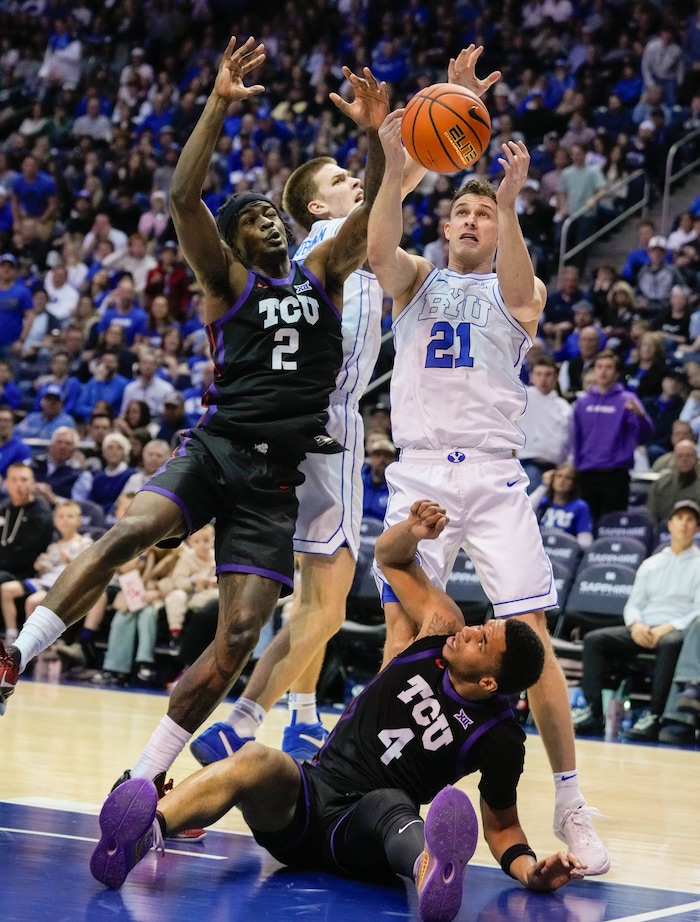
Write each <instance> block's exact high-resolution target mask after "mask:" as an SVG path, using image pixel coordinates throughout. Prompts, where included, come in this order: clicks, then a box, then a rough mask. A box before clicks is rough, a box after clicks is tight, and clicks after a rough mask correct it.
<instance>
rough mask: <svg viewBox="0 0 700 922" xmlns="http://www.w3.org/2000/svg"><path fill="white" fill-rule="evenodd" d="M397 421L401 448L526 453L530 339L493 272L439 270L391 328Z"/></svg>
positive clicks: (394, 429) (394, 424)
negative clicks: (524, 374) (525, 371)
mask: <svg viewBox="0 0 700 922" xmlns="http://www.w3.org/2000/svg"><path fill="white" fill-rule="evenodd" d="M393 330H394V346H395V349H396V359H395V361H394V371H393V374H392V378H391V423H392V432H393V435H394V441H395V442H396V444H397V445H399V446H400V447H401V448H411V449H431V450H439V449H450V448H472V449H479V450H480V451H487V452H488V451H501V450H504V449H513V450H517V449H521V448H522V447H523V444H524V436H523V433H522V430H521V429H520V428H519V426H518V419H519V418H520V417H521V416H522V414H523V412H524V410H525V405H526V392H525V387H524V385H523V383H522V382H521V380H520V378H519V373H520V367H521V365H522V362H523V359H524V357H525V354H526V353H527V351H528V349H529V348H530V346H531V345H532V340H531V339H530V337H529V336H528V334H527V332H526V331H525V330H524V328H523V327H522V326H521V325H520V324H519V323H518V322H517V320H515V319H514V318H513V317H512V315H511V314H510V313H509V311H508V309H507V308H506V306H505V304H504V302H503V297H502V295H501V290H500V287H499V284H498V279H497V277H496V275H495V273H487V274H484V275H476V274H472V275H460V274H459V273H458V272H454V271H452V270H449V269H434V270H433V271H432V272H431V273H430V274H429V275H428V277H427V278H426V279H425V281H424V282H423V284H422V285H421V287H420V289H419V290H418V291H417V292H416V294H415V295H414V297H413V298H412V299H411V301H410V302H409V303H408V305H407V306H406V307H405V308H404V310H403V311H402V312H401V314H400V315H399V316H398V317H397V318H396V320H395V321H394V324H393Z"/></svg>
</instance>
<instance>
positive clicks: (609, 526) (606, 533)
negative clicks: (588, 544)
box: [596, 509, 654, 550]
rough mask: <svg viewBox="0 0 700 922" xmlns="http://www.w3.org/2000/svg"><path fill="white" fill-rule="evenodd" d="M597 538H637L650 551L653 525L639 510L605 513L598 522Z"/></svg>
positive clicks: (644, 513)
mask: <svg viewBox="0 0 700 922" xmlns="http://www.w3.org/2000/svg"><path fill="white" fill-rule="evenodd" d="M596 537H597V538H638V539H639V540H640V541H642V542H643V543H644V545H645V546H646V547H647V549H648V550H651V545H652V541H653V538H654V523H653V522H652V520H651V519H650V518H649V516H648V515H647V514H646V512H644V511H642V510H640V509H634V510H630V509H628V510H626V511H624V512H607V513H605V515H602V516H601V517H600V519H599V520H598V527H597V529H596Z"/></svg>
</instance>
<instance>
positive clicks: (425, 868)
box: [416, 785, 479, 922]
mask: <svg viewBox="0 0 700 922" xmlns="http://www.w3.org/2000/svg"><path fill="white" fill-rule="evenodd" d="M478 835H479V824H478V822H477V819H476V813H475V812H474V807H472V803H471V801H470V800H469V798H468V797H467V795H466V794H465V793H464V792H463V791H460V790H458V789H457V788H454V787H452V785H448V786H447V787H445V788H443V789H442V790H441V791H440V792H439V793H438V795H437V797H436V798H435V799H434V800H433V802H432V804H431V805H430V809H429V810H428V815H427V816H426V818H425V850H424V852H423V854H422V855H421V857H420V868H419V871H418V874H417V876H416V888H417V889H418V911H419V912H420V917H421V919H422V920H423V922H450V920H451V919H454V917H455V916H456V915H457V913H458V912H459V907H460V906H461V905H462V883H463V877H464V869H465V867H466V865H467V862H468V861H469V859H470V858H471V857H472V855H473V854H474V850H475V849H476V842H477V838H478Z"/></svg>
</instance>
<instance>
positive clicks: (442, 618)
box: [425, 611, 459, 635]
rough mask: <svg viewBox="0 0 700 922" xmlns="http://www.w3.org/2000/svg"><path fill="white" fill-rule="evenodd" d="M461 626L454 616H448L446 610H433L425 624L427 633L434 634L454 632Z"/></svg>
mask: <svg viewBox="0 0 700 922" xmlns="http://www.w3.org/2000/svg"><path fill="white" fill-rule="evenodd" d="M458 628H459V625H458V624H457V621H456V620H455V619H454V618H450V617H449V616H446V615H445V613H444V612H437V611H436V612H433V614H432V615H431V616H430V618H429V620H428V623H427V624H426V626H425V633H426V634H429V635H432V634H454V633H455V631H456V630H457V629H458Z"/></svg>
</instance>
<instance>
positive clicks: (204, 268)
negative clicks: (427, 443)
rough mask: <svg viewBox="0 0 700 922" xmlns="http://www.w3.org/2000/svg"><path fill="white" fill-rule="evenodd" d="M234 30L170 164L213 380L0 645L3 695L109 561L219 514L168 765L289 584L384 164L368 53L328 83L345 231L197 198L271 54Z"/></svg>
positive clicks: (163, 745)
mask: <svg viewBox="0 0 700 922" xmlns="http://www.w3.org/2000/svg"><path fill="white" fill-rule="evenodd" d="M235 44H236V42H235V38H232V39H231V40H230V42H229V44H228V47H227V48H226V51H225V53H224V56H223V59H222V62H221V65H220V67H219V71H218V73H217V77H216V81H215V86H214V89H213V90H212V92H211V94H210V96H209V99H208V100H207V103H206V106H205V108H204V111H203V113H202V115H201V116H200V119H199V121H198V122H197V125H196V126H195V128H194V130H193V132H192V135H191V136H190V138H189V139H188V141H187V143H186V145H185V147H184V149H183V151H182V154H181V156H180V159H179V161H178V164H177V167H176V169H175V172H174V174H173V178H172V183H171V189H170V207H171V212H172V215H173V220H174V222H175V227H176V229H177V233H178V238H179V242H180V246H181V247H182V250H183V253H184V254H185V256H186V258H187V260H188V262H189V264H190V265H191V267H192V269H193V270H194V272H195V275H196V277H197V280H198V282H199V285H200V286H201V288H202V291H203V293H204V308H203V320H204V322H205V324H206V326H207V332H208V336H209V341H210V346H211V354H212V359H213V361H214V364H215V375H214V382H213V384H212V386H211V387H210V388H209V390H208V392H207V395H206V399H205V403H206V405H207V411H206V413H205V415H204V416H203V418H202V420H201V421H200V423H199V425H198V426H197V427H196V428H194V429H191V430H187V431H186V432H185V435H184V438H183V440H182V442H181V444H180V445H179V447H178V448H177V449H176V450H175V451H174V453H173V456H172V458H171V459H170V460H169V461H168V463H167V464H166V466H165V468H164V469H163V470H162V471H161V472H159V473H158V474H156V475H155V476H154V477H153V478H152V479H151V480H150V481H149V483H148V484H147V485H146V486H145V487H144V489H142V490H141V491H140V492H139V493H138V494H137V496H136V497H135V498H134V500H133V502H132V504H131V505H130V507H129V511H128V513H127V514H126V515H125V516H124V517H123V518H122V519H121V520H120V521H119V523H118V524H116V525H115V526H114V527H113V528H111V529H110V530H109V531H108V532H107V533H106V534H105V535H104V536H103V537H102V538H101V539H100V540H99V541H97V542H96V543H95V545H94V546H93V547H92V548H90V550H89V553H86V554H82V555H80V557H78V558H77V559H76V560H75V561H73V563H72V565H71V566H70V567H68V568H66V570H65V571H64V573H63V574H62V575H61V577H60V579H59V580H58V581H57V582H56V584H55V585H54V586H53V588H52V589H51V590H50V591H49V593H48V595H47V597H46V599H45V603H44V605H43V606H40V607H39V608H38V609H37V610H36V611H35V612H34V614H33V615H32V617H31V619H29V620H28V621H27V624H26V625H25V628H24V630H23V632H22V634H21V635H20V637H19V638H18V639H17V641H16V644H15V645H14V646H11V647H10V648H9V649H8V650H7V651H6V650H5V648H4V647H2V645H0V703H3V702H4V700H5V699H6V698H7V696H8V695H9V694H10V693H11V692H12V690H13V688H14V685H15V683H16V681H17V677H18V674H19V672H20V671H21V670H22V668H23V667H24V666H26V664H27V663H28V662H29V660H31V659H32V658H33V657H34V656H36V655H37V654H38V653H39V652H40V651H41V650H43V649H44V648H46V647H47V646H49V644H50V643H52V642H53V641H54V640H55V639H56V638H57V637H58V636H60V634H61V633H62V632H63V631H64V630H65V627H66V626H67V625H70V624H72V623H73V622H75V621H77V620H78V619H79V618H80V617H82V616H83V615H84V614H85V612H86V611H87V610H88V609H89V608H90V607H91V606H92V605H93V604H94V603H95V602H96V601H97V599H98V598H99V596H100V595H101V593H102V592H103V590H104V588H105V587H106V585H107V583H108V582H109V580H110V579H111V577H112V575H113V574H114V572H115V570H116V569H117V568H118V567H119V566H121V565H122V564H123V563H125V562H126V561H129V560H131V559H133V558H134V556H137V555H138V554H139V553H141V552H142V551H144V550H145V549H147V548H150V547H151V546H152V545H154V544H156V543H157V542H162V541H163V540H164V539H168V540H170V541H174V542H178V541H180V540H182V539H183V538H184V537H186V536H187V534H189V533H192V532H194V531H196V530H197V529H199V528H201V527H202V525H204V524H205V523H207V522H209V521H210V520H211V519H212V518H216V557H217V573H218V576H219V591H220V621H219V627H218V630H217V633H216V637H215V639H214V641H213V643H212V644H211V645H210V646H209V648H207V650H206V651H205V652H204V653H203V654H202V656H200V658H199V659H198V660H197V662H196V663H194V664H193V665H192V666H191V667H190V668H189V669H188V670H187V672H186V673H185V675H184V676H183V678H182V679H181V680H180V682H179V683H178V685H177V687H176V688H175V690H174V692H173V695H172V697H171V699H170V703H169V708H168V715H167V716H166V717H164V718H163V720H162V721H161V723H160V725H159V726H158V728H157V729H156V731H155V733H154V734H153V737H152V738H151V740H150V741H149V743H148V744H147V747H146V750H145V751H144V753H143V755H142V756H141V758H140V759H139V760H138V762H137V764H136V766H135V768H134V770H133V774H135V775H137V776H141V777H149V778H150V777H155V776H156V775H158V774H159V773H161V772H163V771H165V770H167V769H168V768H169V767H170V765H171V764H172V762H173V761H174V759H175V758H176V756H177V754H178V753H179V752H180V750H181V749H182V748H183V747H184V746H185V745H186V743H187V742H188V740H189V738H190V737H191V735H192V733H193V731H194V730H196V729H197V727H199V725H200V724H201V723H202V721H203V720H204V719H205V718H206V717H208V716H209V714H210V713H211V712H212V710H213V709H214V708H215V707H216V705H217V704H218V703H219V702H220V701H221V700H222V698H223V697H224V695H225V694H226V693H227V692H228V690H229V689H230V688H231V686H232V685H233V683H234V681H235V680H236V678H237V677H238V675H239V673H240V671H241V669H242V668H243V666H244V664H245V663H246V661H247V659H248V657H249V655H250V653H251V651H252V650H253V648H254V646H255V643H256V641H257V637H258V635H259V633H260V629H261V627H262V625H263V624H264V623H265V622H266V621H267V619H268V618H269V617H270V615H271V614H272V611H273V609H274V607H275V605H276V603H277V600H278V598H279V595H280V591H283V592H285V593H287V592H291V589H292V585H293V583H292V578H293V553H292V535H293V532H294V525H295V520H296V514H297V500H296V495H295V490H294V488H295V486H296V485H297V484H299V483H300V481H301V475H300V474H299V473H298V471H297V465H298V464H299V463H300V462H301V460H302V459H303V457H304V455H305V453H306V452H307V451H341V450H342V447H341V446H340V445H338V444H337V443H336V442H335V441H334V440H333V439H331V438H330V436H328V434H327V433H326V431H325V421H326V418H327V413H326V407H327V404H328V395H329V394H330V393H331V391H332V390H333V388H334V386H335V375H336V372H337V370H338V368H339V367H340V363H341V359H342V353H341V325H340V320H341V312H342V306H343V300H342V296H343V285H344V282H345V279H346V278H347V277H348V276H349V275H350V273H351V272H352V271H354V270H355V269H356V268H358V267H359V266H361V265H362V263H363V262H364V259H365V256H366V232H367V218H368V212H369V208H370V205H371V202H372V200H373V198H374V196H375V194H376V190H377V188H378V186H379V182H380V180H381V172H382V168H383V154H382V151H381V145H380V144H379V141H378V137H377V129H378V128H379V126H380V125H381V123H382V121H383V119H384V117H385V116H386V114H387V113H388V111H389V104H388V98H387V93H386V87H385V85H384V84H383V83H378V82H377V81H376V80H375V79H374V77H373V76H372V74H371V72H370V71H369V70H368V69H365V71H364V75H365V76H364V77H358V76H356V75H355V74H353V73H352V72H351V71H350V70H348V69H347V68H344V73H345V77H346V79H347V80H348V82H349V84H350V86H351V88H352V90H353V93H354V99H353V100H352V102H346V101H345V100H343V99H341V97H340V96H337V94H331V98H332V99H333V101H334V102H335V103H336V105H337V106H338V107H339V108H340V109H341V111H343V112H344V113H345V114H347V115H348V116H350V117H351V118H352V119H353V120H354V121H355V122H356V123H357V124H358V125H359V126H360V127H361V128H363V129H364V130H365V131H366V133H367V137H368V141H369V155H368V160H367V170H366V176H365V199H364V203H363V204H362V205H361V206H359V207H358V208H357V209H355V210H354V212H353V214H352V215H351V216H350V217H349V218H348V220H347V221H346V222H345V224H344V226H343V228H342V229H341V231H340V232H339V233H338V234H337V235H336V236H335V237H333V238H332V239H329V240H328V241H325V242H323V243H321V244H319V246H318V247H317V248H316V249H315V250H314V251H313V252H312V253H310V254H309V255H308V256H307V258H306V261H305V264H304V266H303V267H302V266H300V265H299V264H297V263H293V262H291V261H290V259H289V250H288V239H287V233H286V228H285V225H284V222H283V220H282V217H281V215H280V213H279V211H278V210H277V208H276V207H275V206H274V205H273V204H272V202H270V201H269V200H268V199H266V198H265V197H264V196H263V195H261V194H259V193H257V192H248V193H244V194H243V195H234V196H231V198H229V199H228V201H227V202H225V203H224V205H223V206H222V209H221V210H220V212H219V215H218V221H215V219H214V218H213V216H212V215H211V213H210V212H209V210H208V208H207V207H206V205H205V204H204V202H203V201H202V198H201V190H202V185H203V182H204V179H205V177H206V174H207V171H208V169H209V164H210V160H211V155H212V153H213V150H214V146H215V144H216V141H217V139H218V137H219V134H220V132H221V129H222V126H223V121H224V117H225V115H226V112H227V110H228V108H229V106H230V104H231V103H232V102H234V101H237V100H244V99H247V98H248V97H251V96H253V95H254V94H256V93H259V92H261V91H262V90H263V89H264V87H263V86H260V85H255V86H245V85H244V83H243V79H244V77H245V76H246V75H247V74H248V73H249V72H250V71H251V70H253V69H254V68H256V67H258V66H259V65H260V64H261V63H262V62H263V60H264V58H265V52H264V48H263V46H262V45H258V44H256V42H255V40H254V39H253V38H249V39H248V40H247V41H246V42H245V43H244V44H243V45H241V47H240V48H236V47H235Z"/></svg>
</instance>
